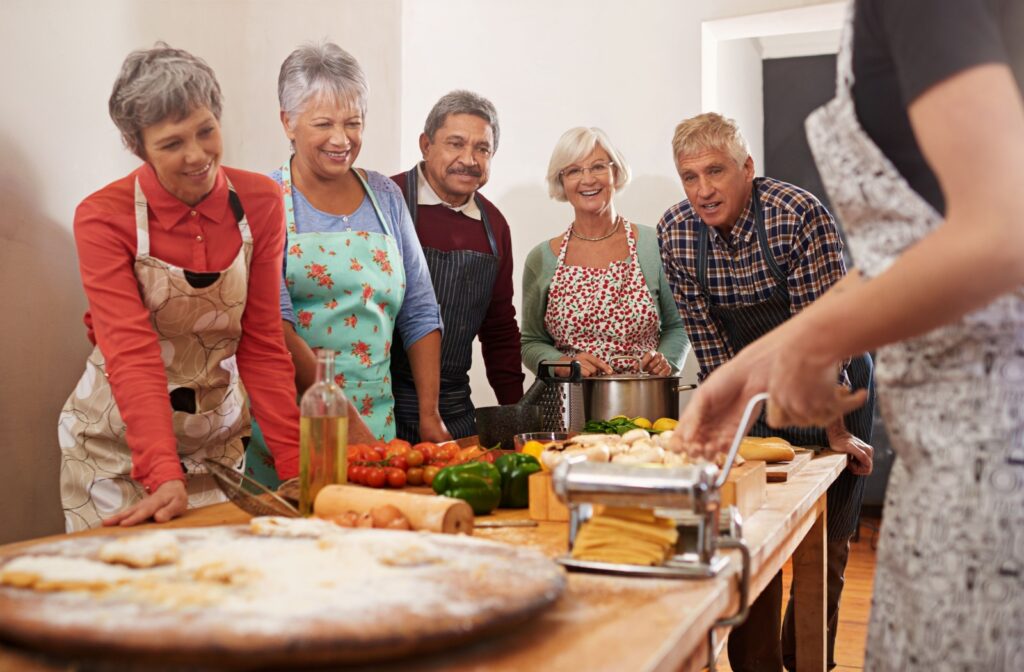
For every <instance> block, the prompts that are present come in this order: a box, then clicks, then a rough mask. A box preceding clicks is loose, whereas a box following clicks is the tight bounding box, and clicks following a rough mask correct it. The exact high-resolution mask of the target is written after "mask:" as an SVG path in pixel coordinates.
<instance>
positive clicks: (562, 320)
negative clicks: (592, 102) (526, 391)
mask: <svg viewBox="0 0 1024 672" xmlns="http://www.w3.org/2000/svg"><path fill="white" fill-rule="evenodd" d="M547 179H548V191H549V193H550V194H551V197H552V198H554V199H555V200H557V201H568V203H569V204H570V205H571V206H572V208H573V215H574V217H573V221H572V222H571V223H570V224H569V228H568V230H567V231H566V232H565V233H564V234H562V235H560V236H557V237H555V238H552V239H551V240H545V241H544V242H542V243H540V244H539V245H537V246H536V247H535V248H533V250H532V251H531V252H530V254H529V256H528V257H527V258H526V268H525V270H524V271H523V337H522V341H523V345H522V355H523V362H524V363H525V364H526V366H527V367H528V368H529V369H530V370H532V371H534V372H537V370H538V367H539V364H540V362H541V361H542V360H559V361H572V360H575V361H578V362H579V363H580V366H581V368H582V370H583V375H585V376H595V375H601V374H608V373H614V372H616V371H625V370H629V369H630V368H632V369H633V370H635V368H636V365H635V364H632V365H630V364H629V359H619V358H623V357H625V358H629V357H636V358H639V360H640V367H641V368H642V369H643V370H644V371H647V372H649V373H652V374H656V375H670V374H672V373H674V372H677V371H678V370H679V368H680V366H681V365H682V362H683V359H684V356H685V354H686V349H687V345H688V342H687V339H686V333H685V331H684V330H683V323H682V320H681V319H680V317H679V313H678V312H677V310H676V306H675V301H674V299H673V298H672V292H671V290H670V289H669V286H668V282H667V280H666V279H665V274H664V272H663V271H662V268H661V257H660V255H659V252H658V239H657V237H656V235H655V233H654V229H652V228H650V227H647V226H637V225H636V224H632V223H630V222H628V221H626V220H625V219H624V218H623V217H622V216H621V215H620V214H618V211H617V209H616V207H615V202H614V196H615V194H616V192H618V191H619V190H621V189H622V188H624V187H625V186H626V185H627V184H628V183H629V180H630V170H629V165H628V164H627V163H626V160H625V158H624V157H623V156H622V154H620V153H619V151H618V150H617V149H615V147H614V146H613V145H612V143H611V141H610V140H609V139H608V136H607V135H606V134H605V133H604V131H602V130H601V129H599V128H583V127H577V128H572V129H569V130H568V131H566V132H565V134H563V135H562V137H561V138H560V139H559V140H558V143H557V144H556V145H555V149H554V152H552V154H551V161H550V162H549V164H548V175H547Z"/></svg>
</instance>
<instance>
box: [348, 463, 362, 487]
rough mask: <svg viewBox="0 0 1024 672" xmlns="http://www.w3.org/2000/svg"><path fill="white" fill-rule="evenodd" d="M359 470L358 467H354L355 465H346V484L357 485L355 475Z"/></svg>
mask: <svg viewBox="0 0 1024 672" xmlns="http://www.w3.org/2000/svg"><path fill="white" fill-rule="evenodd" d="M359 469H360V467H359V466H358V465H355V464H350V465H348V482H349V483H358V482H359V479H358V478H357V477H356V474H357V473H358V472H359Z"/></svg>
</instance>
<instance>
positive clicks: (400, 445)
mask: <svg viewBox="0 0 1024 672" xmlns="http://www.w3.org/2000/svg"><path fill="white" fill-rule="evenodd" d="M410 448H412V444H411V443H409V442H408V441H405V440H403V439H391V440H390V441H388V443H387V445H386V446H385V447H384V454H385V455H405V454H406V453H408V452H409V449H410Z"/></svg>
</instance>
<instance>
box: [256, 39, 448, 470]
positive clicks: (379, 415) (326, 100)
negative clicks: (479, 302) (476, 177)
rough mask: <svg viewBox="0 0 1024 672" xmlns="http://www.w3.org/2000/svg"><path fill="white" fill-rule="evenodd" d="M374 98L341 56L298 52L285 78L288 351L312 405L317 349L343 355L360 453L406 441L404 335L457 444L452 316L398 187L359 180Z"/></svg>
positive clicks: (280, 176) (262, 461)
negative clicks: (444, 363) (400, 411)
mask: <svg viewBox="0 0 1024 672" xmlns="http://www.w3.org/2000/svg"><path fill="white" fill-rule="evenodd" d="M366 92H367V87H366V81H365V76H364V75H363V72H362V70H361V69H360V67H359V64H358V63H357V62H356V61H355V59H353V58H352V57H351V56H350V55H349V54H347V53H346V52H345V51H343V50H342V49H340V48H339V47H337V46H336V45H333V44H329V43H328V44H322V45H315V46H314V45H310V46H305V47H302V48H300V49H297V50H296V51H294V52H293V53H292V54H291V55H290V56H289V57H288V58H287V59H286V60H285V62H284V64H283V65H282V66H281V75H280V78H279V82H278V95H279V98H280V102H281V120H282V124H283V125H284V128H285V133H286V134H287V136H288V138H289V140H291V143H292V148H293V150H294V154H293V155H292V157H291V158H290V159H289V160H288V161H287V162H285V164H284V165H282V166H281V169H280V170H279V171H277V172H275V173H272V174H271V177H273V178H274V179H275V180H277V181H278V182H279V183H280V184H281V185H282V188H283V191H284V203H285V212H286V217H287V228H288V242H287V244H286V245H285V255H284V256H285V261H284V282H283V284H282V289H281V315H282V319H284V320H285V322H286V324H285V341H286V343H287V345H288V349H289V351H290V352H291V353H292V358H293V359H294V361H295V368H296V380H297V383H298V385H297V387H298V389H299V391H300V394H301V391H302V390H304V389H305V388H306V387H307V386H308V385H309V384H310V383H311V382H312V377H313V369H314V366H315V357H314V355H313V349H315V348H330V349H332V350H334V351H335V353H336V355H335V374H336V378H337V380H338V382H339V384H341V385H342V387H343V389H344V391H345V395H346V396H347V397H348V400H349V402H350V403H351V406H352V407H351V408H350V411H349V413H350V418H351V420H350V423H349V436H350V441H351V442H358V441H366V440H371V439H375V440H382V441H389V440H391V439H393V438H394V437H395V416H394V398H393V396H392V393H391V378H390V367H391V344H392V342H393V334H394V331H395V329H396V328H397V329H398V330H399V332H400V333H401V335H402V340H403V342H405V343H408V344H412V346H411V347H409V354H410V357H411V359H413V361H412V364H413V376H414V379H415V381H416V387H417V390H418V391H419V390H420V389H421V388H422V392H421V398H422V399H423V403H421V405H420V423H421V426H423V427H429V428H430V430H431V431H432V432H433V436H436V437H438V438H447V431H446V430H445V429H444V424H443V422H442V421H441V419H440V413H439V412H438V403H437V397H438V388H439V384H440V383H439V380H440V342H441V331H440V330H441V318H440V310H439V308H438V306H437V300H436V298H435V297H434V289H433V286H432V285H431V284H430V274H429V270H428V268H427V265H426V260H425V259H424V256H423V250H422V248H421V247H420V244H419V239H418V238H417V236H416V232H415V230H414V229H413V225H412V220H411V218H410V217H409V213H408V210H407V209H406V206H405V203H404V201H403V199H402V195H401V192H400V191H399V189H398V187H397V186H396V185H395V183H394V182H392V181H391V180H390V179H388V178H387V177H386V176H384V175H381V174H380V173H376V172H373V171H362V170H359V169H353V164H354V162H355V160H356V158H357V156H358V154H359V150H360V148H361V144H362V130H363V118H364V114H365V100H366ZM356 418H358V419H359V420H360V421H361V422H357V421H356V420H355V419H356ZM254 429H255V428H254ZM261 439H262V437H261V436H260V435H259V432H258V431H254V435H253V441H252V442H251V443H250V445H249V460H248V471H249V473H250V475H252V476H254V477H255V478H257V479H258V480H260V481H261V482H263V483H267V484H269V485H274V484H275V482H276V478H275V475H274V471H273V461H272V460H271V459H270V456H269V454H268V453H267V451H266V450H265V448H264V446H263V441H262V440H261Z"/></svg>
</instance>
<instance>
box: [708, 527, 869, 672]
mask: <svg viewBox="0 0 1024 672" xmlns="http://www.w3.org/2000/svg"><path fill="white" fill-rule="evenodd" d="M880 522H881V521H879V520H877V519H862V520H861V526H860V540H859V541H856V542H852V543H851V544H850V560H849V562H848V563H847V565H846V585H845V586H844V587H843V597H842V602H840V608H839V633H838V634H837V635H836V668H835V672H854V670H863V669H864V644H865V641H866V640H867V636H868V614H869V613H870V612H871V588H872V586H873V584H874V577H875V546H877V545H878V532H877V530H878V525H879V523H880ZM791 578H792V572H791V568H790V564H789V563H786V566H785V568H783V582H784V589H783V595H787V596H788V595H789V582H790V579H791ZM782 606H783V609H785V606H786V601H785V600H783V604H782ZM731 669H732V668H730V667H729V661H728V656H727V655H725V653H724V652H723V653H722V655H721V656H720V657H719V659H718V670H720V671H726V670H727V671H730V672H731Z"/></svg>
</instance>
